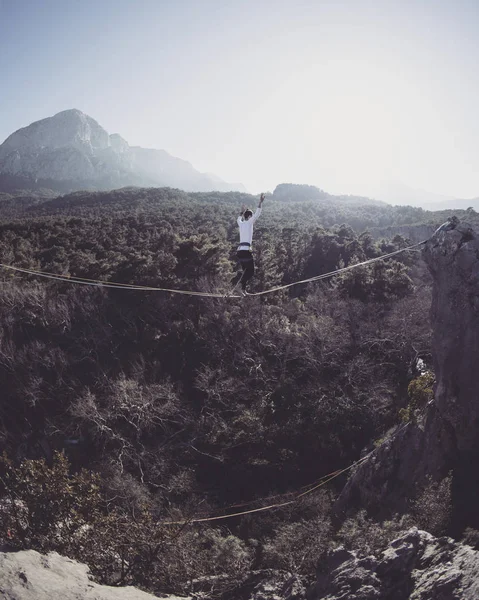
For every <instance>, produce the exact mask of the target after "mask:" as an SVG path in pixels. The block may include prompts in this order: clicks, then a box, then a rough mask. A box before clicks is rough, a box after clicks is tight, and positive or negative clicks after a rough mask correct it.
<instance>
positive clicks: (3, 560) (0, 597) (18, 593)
mask: <svg viewBox="0 0 479 600" xmlns="http://www.w3.org/2000/svg"><path fill="white" fill-rule="evenodd" d="M153 598H157V596H153V595H152V594H147V593H146V592H142V591H141V590H138V589H136V588H133V587H123V588H117V587H109V586H106V585H99V584H97V583H94V582H93V581H91V580H90V579H89V577H88V567H87V566H86V565H83V564H80V563H77V562H75V561H73V560H70V559H69V558H65V557H63V556H60V555H59V554H57V553H56V552H52V553H50V554H47V555H42V554H39V553H38V552H35V551H34V550H25V551H21V552H0V600H151V599H153ZM167 600H191V599H187V598H184V599H180V598H178V597H177V596H168V597H167Z"/></svg>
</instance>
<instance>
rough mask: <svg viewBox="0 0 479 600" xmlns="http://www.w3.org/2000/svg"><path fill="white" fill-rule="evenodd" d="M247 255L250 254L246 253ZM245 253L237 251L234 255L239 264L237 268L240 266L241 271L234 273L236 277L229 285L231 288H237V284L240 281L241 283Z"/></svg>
mask: <svg viewBox="0 0 479 600" xmlns="http://www.w3.org/2000/svg"><path fill="white" fill-rule="evenodd" d="M248 254H250V252H248ZM245 258H247V257H245V251H244V250H238V252H237V253H236V259H237V261H238V263H239V265H238V266H241V271H238V272H237V273H236V275H235V276H234V277H233V279H232V280H231V285H232V286H233V287H235V286H237V285H238V283H239V282H240V280H241V281H242V277H243V275H244V272H245Z"/></svg>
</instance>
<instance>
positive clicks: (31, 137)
mask: <svg viewBox="0 0 479 600" xmlns="http://www.w3.org/2000/svg"><path fill="white" fill-rule="evenodd" d="M127 185H139V186H170V187H178V188H181V189H184V190H186V191H198V192H201V191H210V190H219V191H229V190H232V189H238V190H240V191H245V190H244V187H243V186H242V185H241V184H228V183H226V182H225V181H223V180H222V179H220V178H219V177H216V176H211V175H209V174H205V173H200V172H199V171H197V170H196V169H194V168H193V166H192V165H191V164H190V163H189V162H187V161H185V160H181V159H179V158H176V157H174V156H171V155H170V154H168V152H165V151H164V150H152V149H146V148H140V147H132V146H130V145H129V144H128V142H127V141H126V140H124V139H123V138H122V137H121V136H120V135H118V134H112V135H108V133H107V132H106V131H105V129H103V127H101V126H100V125H99V124H98V123H97V122H96V121H95V120H94V119H92V118H91V117H89V116H88V115H85V114H84V113H82V112H81V111H79V110H76V109H72V110H65V111H62V112H60V113H58V114H56V115H54V116H53V117H49V118H47V119H42V120H41V121H36V122H35V123H32V124H31V125H29V126H28V127H24V128H22V129H19V130H18V131H16V132H14V133H12V135H10V136H9V137H8V138H7V139H6V140H5V141H4V142H3V144H1V145H0V190H1V189H3V190H5V191H8V190H9V189H14V188H19V187H22V186H23V187H24V188H26V189H36V188H38V187H50V188H52V189H58V190H60V191H70V190H72V191H73V190H79V189H112V188H117V187H122V186H127Z"/></svg>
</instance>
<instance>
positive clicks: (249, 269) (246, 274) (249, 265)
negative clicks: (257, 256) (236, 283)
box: [241, 253, 254, 292]
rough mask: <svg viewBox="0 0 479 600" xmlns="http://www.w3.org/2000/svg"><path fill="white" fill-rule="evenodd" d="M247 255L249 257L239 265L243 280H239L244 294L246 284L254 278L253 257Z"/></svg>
mask: <svg viewBox="0 0 479 600" xmlns="http://www.w3.org/2000/svg"><path fill="white" fill-rule="evenodd" d="M249 254H250V256H249V257H248V259H247V260H245V261H244V262H243V263H242V265H241V266H242V267H243V278H242V279H241V287H242V288H243V291H244V292H245V291H246V284H247V283H248V281H249V280H250V279H251V278H252V277H253V276H254V259H253V255H252V254H251V253H249Z"/></svg>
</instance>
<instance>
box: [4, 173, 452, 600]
mask: <svg viewBox="0 0 479 600" xmlns="http://www.w3.org/2000/svg"><path fill="white" fill-rule="evenodd" d="M305 187H306V188H307V189H303V188H302V187H301V186H299V187H298V186H291V185H289V187H288V185H286V184H285V185H283V186H278V188H277V189H276V190H275V192H274V193H273V194H270V195H268V196H267V199H266V202H265V204H264V211H263V215H262V216H261V218H260V220H258V222H257V223H256V226H255V237H254V252H255V257H256V265H257V275H256V277H255V279H254V280H253V282H252V289H253V290H262V289H267V288H269V287H272V286H274V285H278V284H281V283H291V282H294V281H298V280H301V279H303V278H305V277H311V276H313V275H318V274H320V273H325V272H329V271H331V270H334V269H336V268H339V267H342V266H348V265H352V264H355V263H357V262H362V261H364V260H366V259H368V258H374V257H378V256H380V255H382V254H384V253H387V252H391V251H393V250H397V249H400V248H404V247H406V246H407V245H408V244H409V241H408V240H407V239H405V238H404V237H402V236H400V235H393V236H392V237H391V239H379V240H377V239H375V238H374V236H373V235H371V233H369V232H368V230H373V228H375V227H391V228H392V231H393V230H394V227H396V226H402V225H412V226H414V225H415V224H417V225H420V224H424V223H429V224H432V225H436V224H439V223H440V222H441V221H442V220H445V217H446V216H447V214H432V213H427V212H426V211H423V210H422V209H418V208H412V207H391V206H388V205H386V204H383V203H378V202H376V203H372V202H369V203H368V201H367V200H365V199H361V198H354V197H341V198H338V197H332V196H329V195H327V194H325V193H324V192H321V191H320V190H317V188H313V189H310V188H308V187H307V186H305ZM255 202H256V199H254V198H253V197H251V196H249V195H246V194H239V193H227V194H224V193H221V194H220V193H195V194H187V193H184V192H181V191H179V190H173V189H168V188H166V189H133V188H128V189H121V190H115V191H113V192H98V193H86V192H85V193H83V192H78V193H74V194H70V195H68V196H65V197H59V198H45V197H44V198H39V197H36V198H28V196H23V197H22V198H20V199H19V198H18V197H14V196H8V195H5V194H4V195H3V196H2V198H1V204H0V217H1V222H0V262H1V263H3V264H9V265H16V266H19V267H23V268H27V269H33V270H42V271H47V272H52V273H58V274H63V275H70V276H77V277H86V278H92V279H101V280H104V281H117V282H120V283H133V284H145V285H152V286H161V287H170V288H179V289H191V290H203V291H216V290H219V291H227V290H228V289H229V281H230V279H231V277H232V276H233V274H234V270H235V268H236V266H235V262H234V255H235V250H236V243H237V225H236V217H237V215H238V214H239V208H240V206H241V204H243V203H245V204H247V205H250V206H254V203H255ZM430 292H431V290H430V278H429V275H428V273H427V271H426V269H425V266H424V264H423V262H422V259H421V254H420V252H418V251H416V252H405V253H402V254H399V255H397V256H396V257H395V258H394V259H392V260H388V261H384V262H383V261H379V262H375V263H373V264H371V265H367V266H360V267H358V268H357V269H353V270H351V271H348V272H346V273H343V274H341V275H340V276H337V277H336V278H334V279H331V280H328V281H325V282H319V283H316V284H311V285H308V286H306V285H302V286H298V287H293V288H291V289H290V290H288V291H287V292H279V293H275V294H272V295H269V296H264V297H261V298H248V297H246V298H242V299H235V298H227V299H204V298H195V297H185V296H172V295H169V294H161V293H155V292H139V291H130V290H128V291H127V290H108V289H101V288H89V287H83V286H75V285H73V284H68V283H58V282H51V281H42V280H38V279H35V277H32V276H28V275H20V274H12V273H11V272H8V271H5V270H3V271H2V285H1V287H0V315H1V320H2V329H1V338H0V386H1V389H2V395H1V400H0V449H1V450H5V451H6V453H7V456H8V457H9V458H10V459H13V461H14V462H13V463H9V462H8V460H7V459H4V461H3V467H1V471H2V473H3V477H2V482H3V486H4V488H5V490H7V491H8V490H10V491H11V490H14V491H15V493H16V494H17V497H19V498H22V499H23V503H24V504H23V505H22V506H23V509H24V510H26V511H28V510H30V509H31V510H32V511H37V512H36V514H41V515H43V516H42V519H43V521H42V523H43V522H44V524H46V525H45V527H44V529H41V528H37V529H35V528H34V527H33V525H30V526H27V525H25V524H23V525H22V526H20V525H19V522H20V521H21V519H20V521H19V519H18V518H17V519H15V515H14V514H13V515H12V513H11V512H10V513H8V514H7V515H6V516H5V515H4V517H1V515H0V525H1V527H2V532H3V533H2V535H3V536H4V539H7V538H8V540H9V543H14V544H17V545H18V546H20V547H34V548H40V549H44V548H47V549H52V548H53V549H59V550H61V551H63V552H65V553H67V554H70V555H72V556H75V557H79V558H81V559H83V560H87V561H88V562H89V564H90V565H91V566H92V568H93V569H94V571H95V573H96V574H97V575H99V576H100V577H101V578H102V579H103V580H104V581H110V582H121V583H135V584H138V585H143V586H144V587H146V588H148V589H152V590H154V591H168V590H169V591H176V592H186V591H188V590H190V589H191V585H192V584H191V579H192V577H193V575H194V576H195V577H197V578H198V577H200V576H201V575H205V576H210V575H217V574H219V573H224V572H225V571H228V570H230V569H236V570H237V572H238V573H240V574H241V573H243V572H245V571H247V570H248V569H251V568H253V567H254V568H259V567H270V566H272V567H279V568H287V569H297V570H300V571H303V572H304V573H306V574H308V573H309V574H310V575H312V574H313V571H314V569H313V567H314V564H313V563H314V561H315V560H317V557H318V556H319V554H320V552H322V551H324V550H325V549H326V548H327V547H329V545H330V544H334V543H337V541H338V540H343V542H344V540H346V543H352V540H353V541H354V540H355V543H356V542H358V539H359V538H360V537H361V536H362V537H363V538H364V536H366V538H367V533H366V532H373V533H370V535H371V537H372V538H374V539H375V540H376V542H377V544H376V545H377V547H379V546H380V545H381V543H382V541H384V539H385V538H384V536H383V537H381V536H379V535H378V526H377V525H376V524H375V523H374V522H373V521H372V520H370V518H369V517H366V516H365V515H364V514H360V516H358V517H356V521H348V522H347V524H346V525H344V524H342V523H339V522H337V521H335V520H334V519H333V517H332V513H331V506H332V502H333V500H334V496H335V494H336V493H337V492H338V490H339V489H340V487H341V485H342V484H343V483H344V477H345V476H343V478H338V479H337V480H335V482H334V483H332V484H331V485H329V486H328V487H327V488H324V489H323V488H322V490H321V493H318V494H316V495H311V496H309V497H308V500H307V501H305V502H304V503H302V504H301V505H300V506H297V507H296V508H295V510H294V511H293V510H289V509H284V510H282V511H275V512H272V513H264V514H259V515H254V516H248V517H242V518H235V519H232V520H229V521H226V522H221V523H219V524H216V523H211V524H205V525H198V526H195V525H191V526H189V527H187V528H186V529H185V528H180V530H179V531H176V530H174V531H171V530H168V531H166V530H165V529H164V528H161V527H160V528H155V527H154V526H153V523H154V522H156V521H157V520H159V521H165V520H169V521H171V520H175V521H178V520H179V521H181V520H183V519H189V518H192V517H194V516H198V515H199V516H202V515H209V514H218V513H220V514H221V513H222V511H224V510H225V507H228V506H230V505H237V504H242V503H251V504H248V506H260V505H261V503H260V500H261V499H262V498H265V497H270V496H275V495H278V494H279V495H283V494H288V493H291V492H294V491H296V490H298V489H300V488H301V487H302V486H305V485H308V484H310V483H311V482H314V481H316V480H318V478H320V477H322V476H323V475H325V474H326V473H328V472H331V471H334V470H336V469H340V468H343V467H345V466H347V465H349V464H351V463H352V462H354V461H355V460H357V459H358V458H359V457H360V456H361V452H362V451H363V449H364V448H368V447H369V448H373V447H374V443H375V442H376V443H378V440H379V441H380V440H381V439H382V438H383V436H385V435H386V434H387V432H388V430H389V429H390V428H391V427H394V426H396V425H397V424H398V423H400V422H401V416H400V415H402V418H403V419H404V418H413V417H414V415H412V414H411V408H410V407H409V413H408V412H407V410H408V405H409V402H410V399H411V398H410V395H408V386H410V384H411V382H412V381H413V380H416V379H417V378H418V377H421V375H420V373H419V372H417V371H416V370H415V367H416V363H417V359H418V358H421V359H423V361H425V363H426V366H428V365H430V354H431V347H430V343H431V342H430V330H429V322H428V318H427V315H428V311H429V305H430ZM420 381H422V380H420ZM428 381H429V380H428ZM418 385H419V384H418ZM421 389H422V388H421ZM401 410H402V412H401ZM55 451H60V452H63V453H64V454H65V456H64V457H63V458H62V457H60V456H59V455H55V454H54V452H55ZM24 459H31V460H32V461H33V462H28V461H27V462H26V463H25V462H24V463H23V467H16V466H15V465H18V464H19V461H22V460H24ZM41 459H44V460H45V461H46V464H45V465H43V466H42V463H41V462H40V463H39V462H36V461H38V460H41ZM66 460H67V461H68V462H67V463H65V461H66ZM62 461H63V462H62ZM68 464H69V465H70V466H68ZM25 465H26V466H25ZM52 465H53V470H49V466H52ZM18 468H23V469H26V471H25V470H24V471H22V472H21V473H20V474H19V471H18V470H16V469H18ZM82 468H83V469H87V471H81V469H82ZM52 473H53V474H52ZM89 473H96V474H97V475H94V476H93V475H88V474H89ZM89 477H93V479H91V480H90V479H89ZM42 478H43V479H42ZM69 478H70V479H69ZM72 478H73V479H72ZM75 478H76V479H75ZM25 480H27V481H29V482H30V483H31V485H30V487H28V486H25V485H24V484H23V483H22V481H23V482H24V481H25ZM45 480H48V482H49V483H48V485H47V484H45ZM39 481H40V483H38V482H39ZM42 481H43V483H41V482H42ZM53 481H54V484H53V483H52V482H53ZM65 482H68V485H67V483H65ZM35 485H37V486H39V487H35ZM49 485H51V488H50V487H48V486H49ZM15 486H16V487H15ZM22 486H23V487H22ZM55 486H56V487H55ZM62 486H63V487H62ZM65 486H66V487H65ZM68 486H69V487H68ZM75 486H76V487H75ZM88 486H90V487H88ZM67 488H68V490H79V491H78V493H76V496H75V498H76V499H75V498H72V496H71V492H68V493H67V492H65V489H67ZM87 488H88V489H89V490H90V491H89V492H86V491H85V490H86V489H87ZM5 490H4V492H5ZM32 490H34V491H35V493H33V491H32ZM39 490H40V491H39ZM45 490H47V491H48V490H55V494H57V495H59V497H61V498H62V502H63V504H62V503H61V502H60V501H58V503H56V504H55V505H54V506H52V505H51V503H50V504H49V503H48V502H47V499H45V498H44V495H45V494H47V492H46V491H45ZM49 493H50V492H49ZM52 493H53V492H52ZM42 494H43V495H42ZM62 494H63V495H62ZM69 494H70V495H69ZM85 494H86V495H85ZM89 494H90V495H89ZM78 496H81V498H80V499H78ZM41 501H42V502H44V504H42V511H43V512H42V511H40V512H39V508H38V503H39V502H41ZM75 502H77V503H78V502H80V503H81V502H83V504H81V506H78V505H77V504H75ZM89 502H91V505H89V504H88V503H89ZM57 504H58V506H57ZM93 504H94V510H92V508H91V507H92V506H93ZM418 506H419V505H418ZM46 507H48V509H47V508H46ZM65 507H67V508H68V510H70V511H71V510H75V511H76V512H75V515H76V517H75V518H78V519H80V516H81V515H83V516H82V517H81V518H82V519H83V520H81V519H80V523H81V524H85V523H87V524H88V523H90V524H91V523H92V522H93V521H94V524H95V527H94V531H96V532H97V534H98V535H100V532H103V533H102V535H101V539H99V538H98V536H97V537H95V536H94V535H93V534H91V533H90V534H89V535H90V538H88V540H87V541H86V540H85V537H84V536H85V535H87V534H86V533H84V532H85V531H88V529H87V530H85V528H81V527H79V528H78V530H75V532H74V533H72V535H71V536H70V540H69V542H68V543H66V542H65V539H62V540H61V541H60V538H61V536H58V535H57V533H58V531H57V530H56V529H55V523H57V521H58V520H59V519H60V517H59V514H60V512H61V511H63V512H61V516H62V518H64V521H63V523H68V524H69V526H70V525H71V523H72V519H71V512H68V510H67V509H66V508H65ZM72 507H73V508H72ZM85 507H86V508H85ZM60 509H61V510H60ZM87 509H88V510H87ZM55 510H57V512H55ZM65 511H66V512H65ZM88 511H90V512H88ZM85 514H88V515H90V514H91V516H85ZM424 514H425V513H424V511H423V512H421V509H420V507H419V508H416V510H415V511H414V510H412V512H411V514H410V515H408V517H407V518H410V519H415V522H421V518H424ZM65 515H67V516H66V517H65ZM139 515H140V516H139ZM2 518H3V520H2ZM351 518H353V517H351ZM382 518H388V519H392V520H391V521H390V522H389V523H390V525H389V526H388V527H390V528H391V531H393V530H394V531H397V528H398V527H399V528H400V527H401V523H400V520H398V519H399V517H395V516H393V515H391V514H388V510H387V507H385V511H384V515H382ZM394 519H396V520H394ZM40 520H41V519H40ZM22 522H23V521H22ZM105 523H106V524H105ZM351 523H355V525H354V527H353V526H352V524H351ZM391 523H392V525H391ZM64 526H65V525H64ZM102 528H103V529H102ZM386 530H387V527H386V529H383V531H386ZM12 531H15V532H16V533H15V534H12V533H11V532H12ZM56 531H57V533H55V532H56ZM90 531H91V530H90ZM351 531H354V534H353V533H351ZM358 531H360V532H361V534H360V535H359V534H358ZM8 532H10V533H8ZM79 532H83V533H81V534H80V533H79ZM112 532H113V533H112ZM348 532H349V533H348ZM7 533H8V535H7ZM12 535H13V540H12ZM92 535H93V538H92V537H91V536H92ZM385 535H386V534H385ZM82 536H83V537H82ZM87 537H88V536H87ZM386 537H387V535H386ZM126 538H127V540H128V541H127V542H126V541H125V539H126ZM383 538H384V539H383ZM348 540H349V542H348ZM378 540H379V541H378ZM358 543H359V542H358ZM120 547H121V548H122V551H121V552H120V550H119V548H120ZM153 547H154V548H156V549H157V550H156V553H153V554H152V552H151V549H152V548H153ZM366 550H367V547H366V546H365V551H366ZM305 552H306V555H307V556H308V558H307V559H305V558H304V556H305ZM122 553H123V554H122ZM105 556H107V557H108V560H106V559H105V558H102V557H105ZM122 561H123V562H122ZM125 564H128V565H129V567H128V568H127V569H126V570H125V568H124V565H125ZM198 585H199V584H198ZM226 593H227V590H226V591H225V589H224V588H222V587H221V585H219V584H218V586H217V587H216V588H215V591H214V592H213V591H211V597H225V598H226V597H228V596H227V595H226V596H222V594H226ZM230 597H231V596H230Z"/></svg>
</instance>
